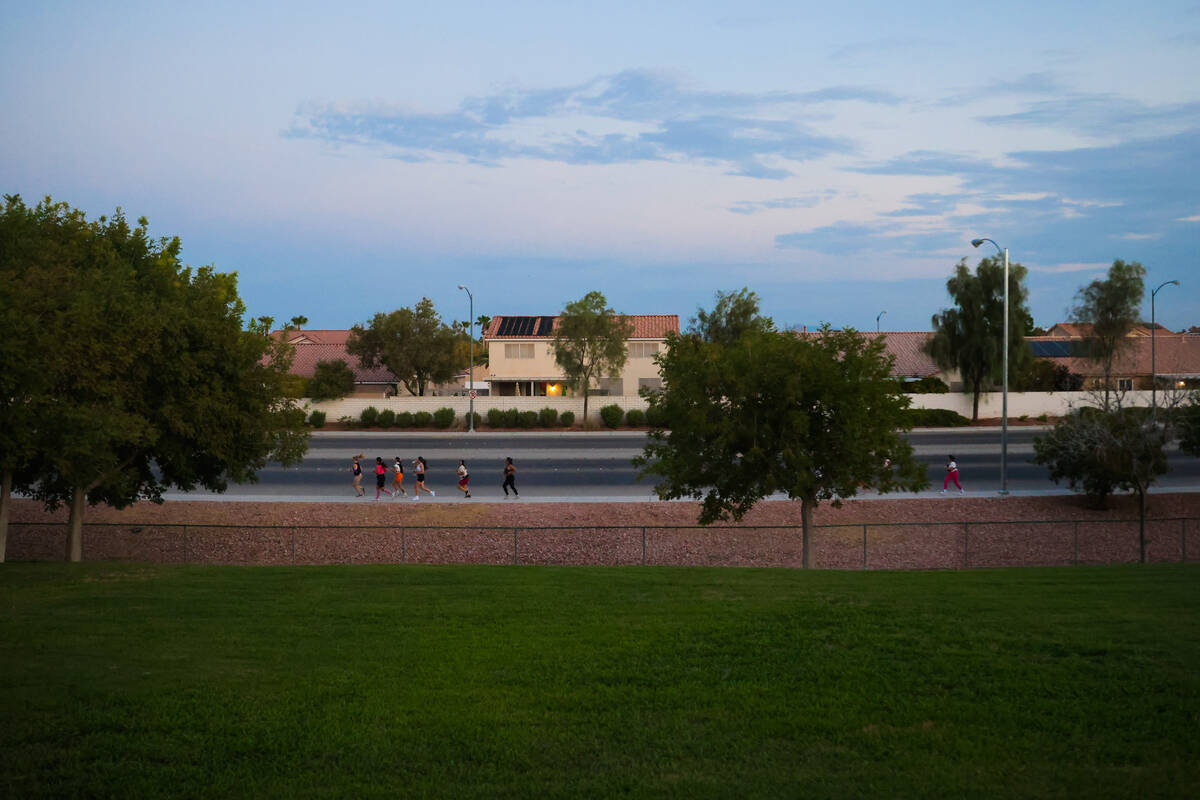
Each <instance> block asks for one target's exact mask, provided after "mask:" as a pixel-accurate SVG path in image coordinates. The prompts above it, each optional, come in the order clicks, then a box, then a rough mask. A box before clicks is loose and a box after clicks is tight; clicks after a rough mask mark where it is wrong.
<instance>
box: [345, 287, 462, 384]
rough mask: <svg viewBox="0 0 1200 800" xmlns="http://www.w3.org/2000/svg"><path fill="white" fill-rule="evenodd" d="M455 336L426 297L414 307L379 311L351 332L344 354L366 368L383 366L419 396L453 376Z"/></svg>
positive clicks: (454, 367) (455, 365) (454, 368)
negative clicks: (349, 355)
mask: <svg viewBox="0 0 1200 800" xmlns="http://www.w3.org/2000/svg"><path fill="white" fill-rule="evenodd" d="M455 341H456V336H455V333H454V331H453V330H452V329H451V328H450V326H448V325H446V324H445V323H444V322H442V317H441V315H440V314H438V312H437V309H436V308H434V306H433V301H432V300H430V299H429V298H428V297H423V298H421V302H419V303H417V305H416V306H415V307H413V308H407V307H405V308H401V309H398V310H396V311H393V312H391V313H389V314H385V313H383V312H380V313H378V314H376V315H375V316H374V317H372V318H371V321H370V322H369V323H368V324H367V325H365V326H364V325H355V326H354V327H353V328H351V329H350V338H349V340H348V341H347V342H346V351H347V352H349V353H350V354H351V355H355V356H358V360H359V361H360V362H361V363H362V365H363V366H364V367H366V368H367V369H376V368H378V367H380V366H383V367H386V368H387V369H388V370H389V371H391V373H392V374H393V375H395V376H396V380H398V381H400V383H401V384H402V385H403V386H404V388H405V389H407V390H408V392H409V394H412V395H417V396H422V395H424V394H425V391H426V389H428V388H430V385H431V384H435V383H442V382H444V381H448V380H450V379H451V378H453V377H454V373H455V370H456V368H457V366H458V365H457V364H456V362H455Z"/></svg>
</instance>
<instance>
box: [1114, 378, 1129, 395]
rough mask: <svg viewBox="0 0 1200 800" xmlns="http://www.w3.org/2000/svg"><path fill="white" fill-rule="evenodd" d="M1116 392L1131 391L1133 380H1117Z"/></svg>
mask: <svg viewBox="0 0 1200 800" xmlns="http://www.w3.org/2000/svg"><path fill="white" fill-rule="evenodd" d="M1117 391H1118V392H1131V391H1133V378H1117Z"/></svg>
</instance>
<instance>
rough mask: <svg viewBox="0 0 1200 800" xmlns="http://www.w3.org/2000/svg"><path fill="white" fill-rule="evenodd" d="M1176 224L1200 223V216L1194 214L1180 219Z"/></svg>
mask: <svg viewBox="0 0 1200 800" xmlns="http://www.w3.org/2000/svg"><path fill="white" fill-rule="evenodd" d="M1175 221H1176V222H1200V214H1193V215H1192V216H1190V217H1180V218H1179V219H1177V220H1175Z"/></svg>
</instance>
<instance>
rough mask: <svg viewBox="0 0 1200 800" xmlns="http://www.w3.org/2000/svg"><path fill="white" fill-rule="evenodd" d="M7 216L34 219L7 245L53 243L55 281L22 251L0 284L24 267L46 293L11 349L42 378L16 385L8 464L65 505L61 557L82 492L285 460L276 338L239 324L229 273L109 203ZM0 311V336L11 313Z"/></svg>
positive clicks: (222, 475)
mask: <svg viewBox="0 0 1200 800" xmlns="http://www.w3.org/2000/svg"><path fill="white" fill-rule="evenodd" d="M6 214H8V215H12V216H14V217H21V216H22V215H23V216H25V217H26V218H27V219H29V220H32V221H33V222H34V223H36V224H34V225H32V226H27V227H25V228H24V230H25V231H26V232H28V231H31V230H34V231H38V230H40V231H41V239H39V240H35V241H33V242H32V243H26V245H24V246H20V245H19V246H17V247H16V248H14V251H15V252H16V253H18V256H19V254H20V253H22V252H27V251H29V250H35V249H37V247H38V245H39V242H40V241H47V242H48V243H49V247H51V249H57V250H58V256H57V257H56V259H55V273H54V274H55V276H56V277H57V278H58V280H57V281H56V282H55V284H54V285H45V283H44V281H40V279H38V278H37V277H36V276H34V275H32V274H31V264H32V265H33V268H35V269H36V266H37V265H38V264H39V261H38V260H36V259H35V260H34V261H32V262H25V261H23V260H22V259H21V258H20V257H18V258H16V259H8V258H5V259H4V261H3V269H4V270H5V275H4V282H5V284H6V285H14V284H16V283H19V282H20V281H22V280H24V279H26V278H28V279H32V280H35V281H38V282H39V284H40V285H42V286H43V288H45V289H46V291H48V292H49V293H50V294H49V297H48V298H47V299H46V300H45V303H46V305H45V308H46V313H45V314H43V315H40V316H39V319H38V324H39V325H41V326H43V327H44V328H45V329H46V333H47V334H48V337H49V346H48V347H46V349H45V350H43V351H37V352H30V353H28V354H27V355H26V357H28V358H30V359H33V360H34V361H35V362H36V363H37V364H38V365H39V366H41V367H43V368H44V369H45V375H46V376H47V377H46V378H43V379H41V380H40V381H39V382H36V383H34V384H32V386H33V387H34V388H33V389H28V388H27V389H26V390H25V391H24V392H23V395H24V397H26V398H28V403H29V407H31V408H33V409H35V410H36V412H37V421H36V422H35V424H34V429H33V436H32V440H31V441H30V442H29V443H28V444H29V447H26V448H25V449H24V450H23V453H24V455H23V457H22V459H21V463H20V464H18V465H17V467H16V470H15V471H14V474H15V475H16V476H17V477H18V480H19V482H20V485H21V487H22V488H23V489H24V490H25V491H27V492H28V493H29V494H30V495H31V496H33V497H34V498H37V499H39V500H41V501H43V502H44V503H45V505H46V506H47V507H48V508H55V507H57V506H58V505H60V504H62V503H68V504H69V506H70V509H71V514H70V523H69V533H68V537H67V557H68V558H70V559H71V560H79V559H80V558H81V557H82V521H83V513H84V509H85V507H86V505H88V504H95V503H106V504H108V505H112V506H115V507H122V506H125V505H128V504H131V503H134V502H136V501H137V500H139V499H149V500H152V501H155V502H161V500H162V494H163V492H164V491H165V490H166V489H168V488H171V487H176V488H180V489H184V490H191V489H194V488H196V487H198V486H199V487H204V488H206V489H210V490H213V491H222V490H224V489H225V488H226V486H227V485H228V482H229V481H233V482H239V483H240V482H245V481H253V480H254V479H255V477H256V471H257V470H258V469H261V468H262V467H263V466H265V465H266V463H267V461H268V460H276V461H279V462H281V463H284V464H290V463H296V462H297V461H299V460H300V458H301V457H302V456H303V453H304V451H305V450H306V448H307V442H308V434H307V432H306V431H305V429H304V426H303V417H304V414H303V412H302V411H300V410H299V409H298V408H296V407H295V406H294V404H293V403H292V402H291V401H289V400H288V399H286V397H285V396H284V388H283V387H284V383H285V380H286V374H287V367H288V365H289V358H288V356H289V354H290V348H288V347H287V346H286V344H285V343H283V342H282V341H279V340H277V339H273V338H272V337H270V336H269V335H268V329H251V330H244V329H243V326H242V319H243V316H244V314H245V308H244V306H243V305H242V302H241V300H240V299H239V297H238V295H237V284H236V276H234V275H232V274H222V273H218V272H216V271H214V270H213V269H212V268H211V267H200V268H197V269H192V268H190V267H187V266H184V265H183V264H181V263H180V261H179V251H180V242H179V240H178V239H160V240H154V239H151V237H150V236H149V234H148V231H147V223H146V221H145V219H141V220H139V221H138V225H137V226H136V227H132V226H130V225H129V224H128V223H127V221H126V219H125V217H124V215H123V214H122V213H121V212H120V211H118V212H117V213H116V214H114V215H113V217H112V218H111V219H110V218H105V217H101V218H99V219H98V220H96V221H94V222H90V223H88V222H85V221H84V220H83V215H82V214H81V213H80V212H77V211H73V210H71V209H69V208H67V207H66V206H63V205H61V204H54V203H52V202H51V201H50V200H49V199H47V200H46V201H44V202H43V203H42V204H41V205H39V206H38V207H37V208H35V209H29V208H27V207H25V206H24V204H23V203H22V202H21V201H20V199H19V198H15V197H13V198H8V200H7V206H6ZM16 227H17V228H18V229H21V228H22V226H21V225H19V224H18V225H17V226H16ZM6 237H7V234H6ZM0 319H3V322H4V324H5V326H6V328H5V330H3V331H0V338H8V334H9V333H10V330H9V328H8V326H9V325H10V323H11V319H12V316H11V315H9V314H3V315H0ZM20 330H21V327H20V326H19V325H18V326H16V330H15V333H16V335H18V336H20V335H21V333H20ZM7 358H8V355H7V354H6V359H7ZM18 360H19V357H18ZM6 366H7V365H6ZM17 368H18V369H23V368H22V367H20V366H18V367H17ZM5 371H6V370H5ZM4 423H5V424H8V420H5V421H4Z"/></svg>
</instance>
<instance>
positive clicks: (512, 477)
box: [500, 456, 521, 497]
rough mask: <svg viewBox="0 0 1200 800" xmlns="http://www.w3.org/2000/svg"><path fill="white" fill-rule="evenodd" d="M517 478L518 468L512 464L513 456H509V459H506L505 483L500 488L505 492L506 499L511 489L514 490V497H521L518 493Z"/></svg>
mask: <svg viewBox="0 0 1200 800" xmlns="http://www.w3.org/2000/svg"><path fill="white" fill-rule="evenodd" d="M516 478H517V468H516V466H515V465H514V464H513V463H512V456H509V457H508V458H506V459H504V483H503V484H501V486H500V488H501V489H503V490H504V496H505V497H508V490H509V488H511V489H512V490H513V492H512V493H513V496H514V497H520V496H521V495H520V493H519V492H517V483H516Z"/></svg>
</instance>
